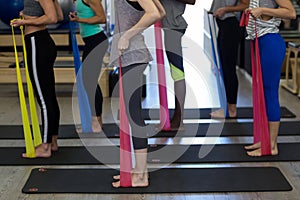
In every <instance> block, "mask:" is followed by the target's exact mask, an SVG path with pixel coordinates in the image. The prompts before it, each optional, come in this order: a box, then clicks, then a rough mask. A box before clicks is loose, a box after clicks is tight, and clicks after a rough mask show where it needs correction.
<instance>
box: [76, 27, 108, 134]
mask: <svg viewBox="0 0 300 200" xmlns="http://www.w3.org/2000/svg"><path fill="white" fill-rule="evenodd" d="M83 40H84V42H85V49H84V52H83V56H82V60H83V72H82V75H83V81H84V85H85V89H86V92H87V95H88V99H89V104H90V109H91V112H92V130H93V132H97V133H99V132H101V131H102V118H101V115H102V103H103V96H102V92H101V89H100V87H99V85H98V79H99V75H100V72H101V65H102V62H103V57H104V54H105V53H106V51H107V48H108V41H107V37H106V35H105V34H104V33H103V32H100V33H98V34H96V35H93V36H89V37H86V38H83ZM94 85H97V88H96V90H95V88H94V87H93V86H94ZM93 105H94V106H93Z"/></svg>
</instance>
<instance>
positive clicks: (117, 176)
mask: <svg viewBox="0 0 300 200" xmlns="http://www.w3.org/2000/svg"><path fill="white" fill-rule="evenodd" d="M147 178H148V179H149V174H148V173H147ZM113 179H114V180H120V175H115V176H113Z"/></svg>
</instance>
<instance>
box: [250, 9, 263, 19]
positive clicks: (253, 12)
mask: <svg viewBox="0 0 300 200" xmlns="http://www.w3.org/2000/svg"><path fill="white" fill-rule="evenodd" d="M249 11H250V13H251V15H252V16H253V17H255V18H260V17H261V15H262V14H263V9H262V8H253V9H250V10H249Z"/></svg>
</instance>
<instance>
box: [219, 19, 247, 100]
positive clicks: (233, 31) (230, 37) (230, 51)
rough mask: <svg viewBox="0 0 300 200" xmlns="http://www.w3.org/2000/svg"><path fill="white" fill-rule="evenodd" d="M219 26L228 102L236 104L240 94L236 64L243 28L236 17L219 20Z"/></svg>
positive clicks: (221, 57) (220, 48)
mask: <svg viewBox="0 0 300 200" xmlns="http://www.w3.org/2000/svg"><path fill="white" fill-rule="evenodd" d="M217 24H218V27H219V34H218V45H219V50H220V59H221V64H222V71H223V76H224V85H225V91H226V97H227V102H228V103H230V104H236V102H237V93H238V78H237V74H236V62H237V54H238V47H239V43H240V40H241V37H242V33H241V28H240V26H239V23H238V20H237V18H236V17H229V18H227V19H225V20H219V19H217Z"/></svg>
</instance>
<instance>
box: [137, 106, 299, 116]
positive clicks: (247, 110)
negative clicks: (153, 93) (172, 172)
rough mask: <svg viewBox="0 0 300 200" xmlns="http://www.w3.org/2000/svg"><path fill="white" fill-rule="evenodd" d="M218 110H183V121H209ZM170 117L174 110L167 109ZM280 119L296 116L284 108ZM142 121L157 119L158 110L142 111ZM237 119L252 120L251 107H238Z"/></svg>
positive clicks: (281, 109)
mask: <svg viewBox="0 0 300 200" xmlns="http://www.w3.org/2000/svg"><path fill="white" fill-rule="evenodd" d="M218 109H219V108H200V109H184V119H210V118H211V116H210V113H211V112H212V111H215V110H218ZM169 111H170V117H171V116H173V114H174V109H169ZM280 112H281V118H294V117H296V115H295V114H294V113H292V112H291V111H290V110H288V109H287V108H286V107H281V108H280ZM142 114H143V117H144V119H159V109H143V113H142ZM237 118H239V119H243V118H244V119H246V118H253V109H252V107H238V108H237Z"/></svg>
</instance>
